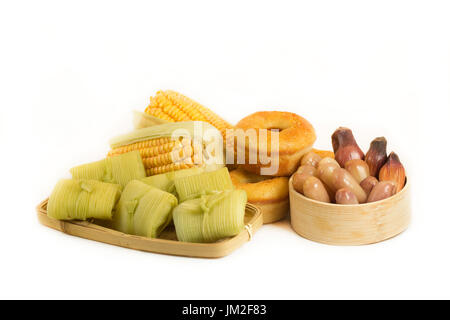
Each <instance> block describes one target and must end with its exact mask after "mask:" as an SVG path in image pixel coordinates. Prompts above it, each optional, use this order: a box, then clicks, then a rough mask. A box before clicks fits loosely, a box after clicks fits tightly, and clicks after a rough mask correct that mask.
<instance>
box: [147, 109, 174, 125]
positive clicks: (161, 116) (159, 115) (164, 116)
mask: <svg viewBox="0 0 450 320" xmlns="http://www.w3.org/2000/svg"><path fill="white" fill-rule="evenodd" d="M146 113H148V114H149V115H151V116H154V117H156V118H159V119H163V120H167V121H170V122H175V120H173V118H172V117H171V116H169V115H168V114H166V113H164V111H163V110H162V109H160V108H149V109H147V110H146Z"/></svg>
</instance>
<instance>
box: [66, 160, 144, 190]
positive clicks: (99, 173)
mask: <svg viewBox="0 0 450 320" xmlns="http://www.w3.org/2000/svg"><path fill="white" fill-rule="evenodd" d="M70 172H71V174H72V177H73V178H74V179H91V180H99V181H102V182H107V183H114V184H119V185H120V186H122V188H123V187H125V186H126V185H127V183H128V182H130V181H131V180H135V179H141V178H144V177H145V176H146V174H145V168H144V164H143V163H142V158H141V155H140V153H139V151H132V152H128V153H124V154H120V155H116V156H113V157H108V158H106V159H103V160H100V161H96V162H92V163H87V164H83V165H81V166H77V167H75V168H72V169H70Z"/></svg>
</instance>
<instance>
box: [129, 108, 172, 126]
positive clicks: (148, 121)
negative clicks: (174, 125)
mask: <svg viewBox="0 0 450 320" xmlns="http://www.w3.org/2000/svg"><path fill="white" fill-rule="evenodd" d="M165 123H170V121H167V120H163V119H160V118H157V117H154V116H152V115H149V114H148V113H145V112H141V111H136V110H135V111H133V125H134V128H135V129H142V128H148V127H152V126H157V125H160V124H165Z"/></svg>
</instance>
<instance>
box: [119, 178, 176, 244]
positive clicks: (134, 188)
mask: <svg viewBox="0 0 450 320" xmlns="http://www.w3.org/2000/svg"><path fill="white" fill-rule="evenodd" d="M177 204H178V200H177V198H176V197H175V196H174V195H172V194H170V193H168V192H165V191H162V190H160V189H157V188H155V187H152V186H150V185H147V184H145V183H143V182H141V181H138V180H133V181H131V182H130V183H128V184H127V186H126V187H125V189H124V190H123V193H122V196H121V197H120V200H119V203H118V204H117V208H116V212H115V214H114V217H113V224H112V225H113V228H114V229H116V230H119V231H121V232H124V233H128V234H134V235H139V236H145V237H150V238H157V237H158V236H159V234H160V233H161V232H162V231H163V230H164V228H165V227H167V225H168V224H169V223H170V222H171V221H172V210H173V208H174V207H175V206H176V205H177Z"/></svg>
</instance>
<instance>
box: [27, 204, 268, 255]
mask: <svg viewBox="0 0 450 320" xmlns="http://www.w3.org/2000/svg"><path fill="white" fill-rule="evenodd" d="M47 202H48V199H47V200H44V201H43V202H41V203H40V204H39V205H38V206H37V208H36V209H37V215H38V219H39V222H40V223H41V224H43V225H44V226H47V227H49V228H52V229H55V230H59V231H61V232H64V233H67V234H70V235H73V236H77V237H80V238H85V239H89V240H95V241H99V242H104V243H108V244H112V245H116V246H120V247H124V248H129V249H135V250H141V251H147V252H154V253H162V254H169V255H177V256H187V257H197V258H220V257H223V256H226V255H228V254H230V253H231V252H233V251H234V250H236V249H237V248H239V247H240V246H242V245H243V244H244V243H246V242H247V241H249V240H251V238H252V235H253V234H254V233H255V232H256V231H257V230H258V229H259V228H260V227H261V226H262V224H263V218H262V215H261V212H260V210H259V209H258V208H257V207H255V206H253V205H251V204H247V207H246V212H245V224H246V225H245V229H244V230H243V231H242V232H241V233H239V234H238V235H236V236H234V237H231V238H227V239H223V240H220V241H218V242H215V243H189V242H180V241H178V240H177V238H176V233H175V229H174V227H173V226H172V227H168V228H166V230H164V232H163V233H162V234H161V235H160V238H158V239H152V238H146V237H140V236H134V235H129V234H125V233H122V232H119V231H116V230H112V229H109V228H106V227H102V226H100V225H98V224H95V223H92V222H89V221H60V220H56V219H53V218H50V217H48V216H47Z"/></svg>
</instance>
